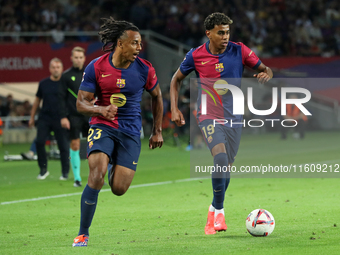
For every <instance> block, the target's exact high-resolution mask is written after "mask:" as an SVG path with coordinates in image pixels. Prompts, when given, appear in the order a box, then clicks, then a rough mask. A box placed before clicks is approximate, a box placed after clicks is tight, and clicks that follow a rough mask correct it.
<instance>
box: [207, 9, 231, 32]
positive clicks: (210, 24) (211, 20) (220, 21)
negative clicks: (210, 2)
mask: <svg viewBox="0 0 340 255" xmlns="http://www.w3.org/2000/svg"><path fill="white" fill-rule="evenodd" d="M231 24H233V20H232V19H230V18H229V17H228V16H227V15H225V14H224V13H220V12H214V13H212V14H210V15H209V16H208V17H206V19H205V21H204V27H205V30H211V29H214V27H215V25H217V26H219V25H231Z"/></svg>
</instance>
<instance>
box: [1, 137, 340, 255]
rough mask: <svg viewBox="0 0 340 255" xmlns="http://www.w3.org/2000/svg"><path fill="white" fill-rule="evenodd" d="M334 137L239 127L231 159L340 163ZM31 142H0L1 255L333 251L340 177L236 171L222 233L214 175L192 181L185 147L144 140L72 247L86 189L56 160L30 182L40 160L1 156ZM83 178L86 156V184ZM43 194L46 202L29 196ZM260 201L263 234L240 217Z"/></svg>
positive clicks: (337, 141)
mask: <svg viewBox="0 0 340 255" xmlns="http://www.w3.org/2000/svg"><path fill="white" fill-rule="evenodd" d="M339 137H340V136H339V133H338V132H315V133H307V136H306V139H305V140H304V141H301V140H293V139H292V138H289V139H288V140H286V141H281V140H279V135H278V134H263V135H257V136H252V135H248V134H245V135H243V137H242V141H241V145H240V150H239V153H238V156H237V161H236V162H235V165H260V164H261V163H263V162H266V163H271V164H276V165H280V164H289V163H294V164H297V163H308V162H332V164H335V163H338V164H339V163H340V154H339V152H340V138H339ZM28 147H29V145H27V144H26V145H3V146H2V147H1V148H0V157H1V158H0V202H1V204H0V254H34V255H38V254H259V253H261V254H339V250H340V248H339V247H340V246H339V245H340V241H339V240H340V239H339V236H340V233H339V232H340V231H339V229H340V217H339V215H340V203H339V201H340V192H339V179H338V178H323V179H317V178H270V179H269V178H232V180H231V183H230V186H229V189H228V191H227V194H226V200H225V212H226V223H227V225H228V230H227V231H226V232H221V233H217V234H216V235H212V236H205V235H204V226H205V223H206V216H207V210H208V206H209V204H210V203H211V199H212V191H211V181H210V180H209V179H201V180H193V179H190V178H189V177H190V173H189V166H190V161H189V157H190V152H187V151H185V150H184V149H179V148H175V147H171V146H167V145H164V147H163V148H162V149H157V150H154V151H152V150H149V149H148V148H147V141H143V149H142V153H141V156H140V160H139V162H138V169H137V173H136V176H135V179H134V181H133V183H132V187H131V189H130V190H129V191H128V192H127V193H126V194H125V195H124V196H122V197H117V196H114V195H112V194H111V193H110V192H109V191H108V189H109V187H108V186H107V185H106V186H104V187H103V190H102V191H101V193H100V194H99V199H98V206H97V211H96V213H95V217H94V219H93V222H92V226H91V228H90V239H89V246H88V247H76V248H73V247H71V244H72V241H73V238H74V237H75V236H76V235H77V233H78V227H79V217H80V206H79V204H80V196H81V192H82V188H74V187H73V186H72V185H73V180H72V174H70V177H71V178H70V179H69V180H68V181H64V182H63V181H59V176H60V174H61V171H60V162H59V161H49V166H48V168H49V171H50V173H51V174H50V176H48V177H47V179H46V180H44V181H38V180H36V176H37V175H38V166H37V162H29V161H21V162H14V161H13V162H5V161H3V156H4V152H5V151H6V150H7V151H8V152H9V153H10V154H18V153H20V152H22V151H26V150H27V149H28ZM211 160H212V158H211ZM87 175H88V166H87V162H86V161H85V160H84V161H82V178H83V184H85V183H86V179H87ZM339 175H340V173H339ZM178 180H181V181H178ZM143 184H151V185H143ZM62 195H64V196H62ZM39 197H40V198H44V199H42V200H36V201H32V199H34V198H39ZM25 199H28V201H25V202H15V203H11V204H7V203H5V202H9V201H18V200H25ZM256 208H264V209H267V210H268V211H270V212H271V213H272V214H273V216H274V217H275V221H276V227H275V230H274V232H273V233H272V234H271V235H270V236H268V237H257V238H256V237H252V236H251V235H249V234H248V233H247V232H246V228H245V219H246V217H247V215H248V213H249V212H251V211H252V210H254V209H256Z"/></svg>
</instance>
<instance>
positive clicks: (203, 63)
mask: <svg viewBox="0 0 340 255" xmlns="http://www.w3.org/2000/svg"><path fill="white" fill-rule="evenodd" d="M210 61H211V60H209V61H206V62H203V61H202V62H201V64H202V65H205V64H206V63H208V62H210Z"/></svg>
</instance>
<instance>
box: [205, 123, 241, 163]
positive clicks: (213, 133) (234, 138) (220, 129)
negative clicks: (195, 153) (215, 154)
mask: <svg viewBox="0 0 340 255" xmlns="http://www.w3.org/2000/svg"><path fill="white" fill-rule="evenodd" d="M199 127H200V129H201V131H202V135H203V137H204V140H205V143H206V144H207V145H208V147H209V149H210V151H211V150H212V148H214V146H215V145H217V144H219V143H224V145H225V149H226V151H227V155H228V161H229V163H233V162H234V161H235V157H236V154H237V151H238V147H239V146H240V141H241V134H242V127H240V128H230V127H226V126H224V125H220V124H215V127H214V120H203V121H202V122H200V123H199Z"/></svg>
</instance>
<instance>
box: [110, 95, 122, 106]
mask: <svg viewBox="0 0 340 255" xmlns="http://www.w3.org/2000/svg"><path fill="white" fill-rule="evenodd" d="M110 103H111V104H114V105H116V106H117V107H122V106H124V105H125V103H126V96H125V95H124V94H122V93H116V94H112V95H111V97H110Z"/></svg>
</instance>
